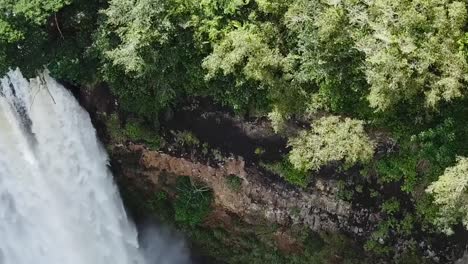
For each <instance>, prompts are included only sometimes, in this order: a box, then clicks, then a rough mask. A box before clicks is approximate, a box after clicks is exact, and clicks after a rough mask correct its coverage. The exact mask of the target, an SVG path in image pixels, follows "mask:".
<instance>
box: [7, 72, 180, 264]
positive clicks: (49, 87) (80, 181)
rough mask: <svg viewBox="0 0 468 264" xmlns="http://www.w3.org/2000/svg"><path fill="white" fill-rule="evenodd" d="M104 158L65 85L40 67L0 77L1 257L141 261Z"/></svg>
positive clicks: (50, 262)
mask: <svg viewBox="0 0 468 264" xmlns="http://www.w3.org/2000/svg"><path fill="white" fill-rule="evenodd" d="M107 165H108V156H107V154H106V152H105V150H104V149H103V147H102V146H101V145H100V143H99V141H98V140H97V138H96V132H95V129H94V128H93V126H92V124H91V120H90V117H89V115H88V113H87V112H86V111H84V110H83V109H82V108H81V107H80V105H79V104H78V103H77V102H76V100H75V98H74V97H73V96H72V95H71V93H70V92H69V91H68V90H66V89H64V88H63V87H62V86H61V85H60V84H58V83H57V82H56V81H55V80H54V79H53V78H51V77H50V76H49V75H48V74H47V73H45V74H42V75H41V77H38V78H36V79H32V80H30V81H28V80H26V79H25V78H23V76H22V74H21V72H20V71H19V70H16V71H10V72H9V73H8V74H7V76H6V77H4V78H3V79H1V86H0V264H33V263H34V264H143V263H148V262H147V261H145V260H143V255H145V254H144V253H143V252H140V249H139V245H138V239H137V232H136V229H135V227H134V225H133V224H132V223H131V222H129V221H128V219H127V216H126V213H125V210H124V208H123V205H122V201H121V200H120V196H119V193H118V190H117V188H116V186H115V185H114V183H113V179H112V175H111V174H110V172H109V169H108V167H107ZM156 263H158V264H159V263H174V262H166V261H157V262H156ZM151 264H153V263H151Z"/></svg>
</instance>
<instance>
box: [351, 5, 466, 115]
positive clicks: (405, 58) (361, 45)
mask: <svg viewBox="0 0 468 264" xmlns="http://www.w3.org/2000/svg"><path fill="white" fill-rule="evenodd" d="M356 2H357V3H356ZM349 3H350V4H349V5H348V6H346V9H347V10H348V12H349V19H350V20H352V21H351V22H352V24H353V25H355V26H356V29H353V35H354V36H353V37H354V38H355V39H356V40H355V41H356V48H357V49H358V50H360V51H361V52H363V53H364V54H365V55H366V59H365V71H366V77H367V81H368V83H369V84H370V93H369V95H368V99H369V102H370V105H371V106H372V107H374V108H376V109H378V110H381V111H382V110H385V109H388V108H389V107H391V106H392V105H394V104H396V103H399V102H405V101H406V102H408V101H409V102H411V101H414V100H417V99H418V98H419V97H420V96H422V97H423V98H424V99H425V102H426V104H427V105H428V106H431V107H435V106H436V105H437V104H439V103H440V102H441V101H451V100H453V99H455V98H458V97H462V96H463V93H464V92H465V87H464V84H463V83H464V82H466V80H467V77H468V76H467V74H466V72H467V69H468V68H467V66H468V65H467V63H466V60H465V58H464V55H463V54H462V53H460V52H458V50H459V46H458V45H457V41H458V40H459V39H460V38H461V37H462V36H463V29H464V27H465V23H466V17H467V10H466V4H465V2H462V1H453V0H437V1H426V0H416V1H398V2H393V1H386V0H379V1H374V2H372V3H370V4H369V5H364V3H365V1H349ZM421 10H424V12H421ZM394 14H397V16H398V18H397V19H396V18H395V16H394ZM390 73H391V74H390Z"/></svg>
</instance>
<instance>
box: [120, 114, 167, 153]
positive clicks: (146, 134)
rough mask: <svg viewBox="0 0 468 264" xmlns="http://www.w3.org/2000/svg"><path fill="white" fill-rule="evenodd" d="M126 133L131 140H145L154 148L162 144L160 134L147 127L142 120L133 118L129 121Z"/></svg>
mask: <svg viewBox="0 0 468 264" xmlns="http://www.w3.org/2000/svg"><path fill="white" fill-rule="evenodd" d="M124 133H125V135H126V136H127V138H128V139H129V140H132V141H144V142H145V143H147V144H148V146H149V147H151V148H153V149H157V148H159V147H160V145H161V138H160V137H159V135H158V134H157V133H156V132H155V131H152V130H151V129H149V128H148V127H146V126H145V125H144V124H143V122H141V121H137V120H131V121H129V122H127V124H126V125H125V130H124Z"/></svg>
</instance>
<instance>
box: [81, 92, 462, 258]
mask: <svg viewBox="0 0 468 264" xmlns="http://www.w3.org/2000/svg"><path fill="white" fill-rule="evenodd" d="M78 97H79V100H80V102H81V104H82V105H83V106H84V107H85V108H86V109H87V110H88V111H89V113H90V115H91V117H92V120H93V123H94V125H95V127H96V129H97V132H98V135H99V137H100V138H101V140H102V141H103V142H105V144H106V145H107V146H108V147H110V148H112V150H113V151H112V152H111V153H110V158H111V160H112V164H113V167H114V170H115V171H116V172H117V173H116V177H117V178H118V181H119V179H125V182H126V183H129V184H131V185H134V187H135V188H136V189H137V190H141V191H142V192H155V191H158V190H164V191H167V192H168V193H170V192H173V191H174V187H175V184H176V179H177V177H179V176H188V177H190V178H191V179H193V180H194V181H199V182H203V183H204V184H206V185H207V186H209V187H210V188H211V189H212V190H213V195H214V208H215V209H214V213H213V214H214V215H216V217H214V221H217V222H224V223H222V224H226V223H227V222H229V221H230V217H229V215H236V217H238V218H240V219H242V221H245V222H247V223H250V224H252V225H255V224H258V223H259V222H262V223H266V224H267V225H268V224H270V225H277V226H278V230H287V229H288V228H289V227H291V226H297V225H299V226H304V227H305V228H307V229H310V230H312V231H316V232H326V231H330V232H338V233H344V234H346V235H347V236H349V237H351V238H353V239H354V240H355V241H361V242H362V241H364V240H365V239H366V238H367V237H368V236H369V235H370V234H371V233H372V232H373V231H374V230H375V228H376V226H377V223H378V222H379V221H380V220H381V217H380V216H379V214H378V213H376V211H375V210H370V209H367V208H365V207H364V206H356V205H352V204H350V203H348V202H345V201H343V200H341V199H339V197H338V196H339V195H338V192H339V190H338V189H339V188H338V186H337V181H336V180H335V178H334V177H329V176H330V175H323V176H324V177H316V178H315V179H314V180H313V181H312V182H311V184H309V186H308V187H307V188H299V187H297V186H292V185H290V184H288V183H286V182H285V181H284V180H282V179H278V177H276V178H274V177H271V175H267V173H266V172H265V170H263V169H262V167H261V166H259V165H258V160H257V161H256V160H255V155H250V156H249V153H252V152H253V151H252V150H253V149H254V148H255V147H256V146H261V147H262V148H264V149H266V150H267V153H268V152H271V151H270V150H271V149H273V150H275V149H278V148H279V147H280V146H281V144H283V143H281V141H278V139H276V138H274V135H272V134H271V128H268V126H266V125H265V123H264V122H260V123H258V122H257V123H252V122H245V121H243V120H242V119H240V118H230V117H227V115H226V114H223V113H221V114H220V113H214V112H210V113H211V114H210V113H208V114H206V113H194V115H188V116H185V117H183V118H182V119H180V117H177V115H176V116H172V118H171V121H169V122H168V125H169V127H167V128H166V129H167V130H169V129H176V130H177V129H184V127H183V126H182V127H180V128H179V127H178V126H179V125H180V123H179V122H185V121H187V120H188V122H189V129H190V130H193V131H202V130H204V129H207V130H210V131H211V132H210V133H212V135H213V136H215V137H216V139H215V140H214V142H213V146H215V147H217V148H228V149H229V148H233V149H235V150H236V151H237V154H234V155H232V154H229V155H224V157H223V158H222V159H221V160H217V161H216V162H212V161H209V160H208V161H207V160H206V159H203V158H198V157H196V153H195V152H193V151H192V153H191V154H189V155H187V153H185V155H181V153H178V152H177V151H176V152H174V151H170V149H164V148H163V149H162V150H159V151H156V150H150V149H149V148H148V147H147V146H145V145H144V144H139V143H135V142H130V141H127V142H125V143H124V144H113V143H111V142H110V141H109V140H108V139H109V131H107V129H106V125H105V120H104V119H103V118H102V116H103V115H102V114H103V113H105V114H106V115H104V116H109V115H110V114H111V113H116V111H117V109H118V102H117V101H116V100H115V98H114V97H112V96H111V95H110V93H109V89H108V88H107V87H105V86H98V87H94V88H93V89H80V90H79V95H78ZM213 113H214V114H213ZM210 115H211V116H210ZM197 116H199V118H197ZM210 118H211V119H210ZM184 120H185V121H184ZM226 120H227V121H226ZM171 123H172V124H171ZM257 124H260V126H257ZM207 125H208V127H207ZM259 127H260V129H259ZM215 128H217V131H212V130H214V129H215ZM185 129H186V127H185ZM210 133H208V134H207V135H205V136H208V137H211V134H210ZM265 135H267V136H266V137H264V136H265ZM264 138H267V139H272V140H264ZM207 139H208V138H202V139H201V140H203V141H204V140H207ZM242 146H244V147H242ZM245 146H246V147H245ZM280 152H281V151H280ZM225 154H227V153H225ZM244 156H247V160H245V158H244ZM267 158H273V159H275V158H277V157H276V156H275V155H272V156H269V157H267ZM232 176H235V177H238V178H239V179H241V184H240V188H236V189H235V190H234V189H233V188H232V187H231V186H229V184H228V181H227V179H228V178H229V177H232ZM278 234H279V236H278V238H279V239H277V246H278V248H281V247H283V248H286V251H288V248H289V249H290V248H291V247H293V248H294V247H296V246H294V239H289V238H288V236H287V235H285V233H283V232H280V233H278ZM288 240H291V241H292V242H291V243H289V245H286V246H285V245H284V243H283V242H284V241H288ZM286 244H288V243H286ZM420 246H421V244H420ZM297 247H299V248H300V246H297ZM421 247H422V248H421V249H422V250H423V251H425V255H426V256H432V257H434V256H435V259H437V258H438V257H437V256H436V255H435V254H434V252H432V251H431V250H430V249H429V248H428V247H427V246H421ZM441 254H445V253H441ZM450 255H451V256H450V258H451V259H452V260H453V257H454V256H453V255H452V253H450ZM381 261H382V260H381ZM460 261H461V262H457V263H465V262H463V261H465V260H463V259H462V260H460ZM338 263H339V262H338ZM381 263H393V261H391V260H388V261H385V260H383V262H381ZM439 263H440V262H439ZM444 263H450V262H444Z"/></svg>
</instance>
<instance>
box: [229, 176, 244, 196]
mask: <svg viewBox="0 0 468 264" xmlns="http://www.w3.org/2000/svg"><path fill="white" fill-rule="evenodd" d="M226 184H227V185H228V186H229V188H230V189H231V190H233V191H235V192H238V191H240V190H241V188H242V178H239V177H237V176H236V175H229V176H227V177H226Z"/></svg>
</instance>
